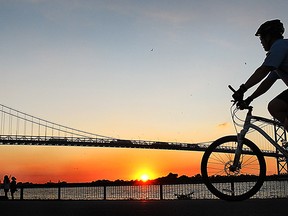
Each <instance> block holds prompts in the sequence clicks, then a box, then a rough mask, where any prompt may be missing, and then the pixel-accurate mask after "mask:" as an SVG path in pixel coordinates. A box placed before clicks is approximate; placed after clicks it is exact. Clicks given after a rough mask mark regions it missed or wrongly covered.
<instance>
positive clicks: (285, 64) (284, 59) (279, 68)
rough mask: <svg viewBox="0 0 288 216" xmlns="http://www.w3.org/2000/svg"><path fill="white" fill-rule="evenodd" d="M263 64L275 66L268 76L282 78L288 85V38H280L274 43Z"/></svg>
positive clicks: (275, 78)
mask: <svg viewBox="0 0 288 216" xmlns="http://www.w3.org/2000/svg"><path fill="white" fill-rule="evenodd" d="M263 66H269V67H272V68H274V70H272V71H271V72H270V74H269V76H268V78H270V79H274V80H277V79H282V80H283V81H284V83H285V84H286V85H287V86H288V39H279V40H277V41H275V42H274V43H273V45H272V46H271V48H270V50H269V52H268V53H267V56H266V58H265V60H264V63H263Z"/></svg>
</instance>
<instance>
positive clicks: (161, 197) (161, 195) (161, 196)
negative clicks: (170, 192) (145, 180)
mask: <svg viewBox="0 0 288 216" xmlns="http://www.w3.org/2000/svg"><path fill="white" fill-rule="evenodd" d="M159 186H160V200H163V185H162V184H160V185H159Z"/></svg>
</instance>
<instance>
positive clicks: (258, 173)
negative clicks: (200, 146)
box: [201, 136, 266, 201]
mask: <svg viewBox="0 0 288 216" xmlns="http://www.w3.org/2000/svg"><path fill="white" fill-rule="evenodd" d="M236 148H237V136H226V137H222V138H220V139H218V140H216V141H215V142H213V143H212V144H211V145H210V146H209V147H208V148H207V150H206V151H205V153H204V155H203V158H202V161H201V173H202V178H203V181H204V183H205V185H206V186H207V188H208V189H209V190H210V192H212V193H213V194H214V195H215V196H217V197H218V198H220V199H223V200H228V201H240V200H245V199H248V198H250V197H251V196H253V195H254V194H256V193H257V192H258V191H259V190H260V188H261V186H262V185H263V182H264V179H265V176H266V163H265V159H264V156H263V154H262V153H261V151H260V150H259V148H258V147H257V146H256V145H255V144H254V143H253V142H252V141H250V140H248V139H246V138H245V139H244V141H243V148H242V153H241V157H240V161H239V165H238V167H237V168H236V169H235V168H233V167H232V165H233V161H234V156H235V150H236Z"/></svg>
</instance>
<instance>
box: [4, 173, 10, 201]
mask: <svg viewBox="0 0 288 216" xmlns="http://www.w3.org/2000/svg"><path fill="white" fill-rule="evenodd" d="M3 187H4V192H5V197H6V198H8V192H9V189H10V179H9V177H8V176H7V175H5V176H4V181H3Z"/></svg>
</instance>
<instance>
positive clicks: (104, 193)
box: [103, 185, 106, 200]
mask: <svg viewBox="0 0 288 216" xmlns="http://www.w3.org/2000/svg"><path fill="white" fill-rule="evenodd" d="M103 199H104V200H106V185H104V198H103Z"/></svg>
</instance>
